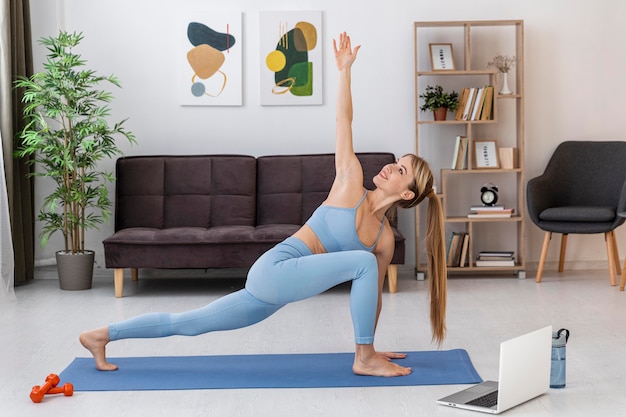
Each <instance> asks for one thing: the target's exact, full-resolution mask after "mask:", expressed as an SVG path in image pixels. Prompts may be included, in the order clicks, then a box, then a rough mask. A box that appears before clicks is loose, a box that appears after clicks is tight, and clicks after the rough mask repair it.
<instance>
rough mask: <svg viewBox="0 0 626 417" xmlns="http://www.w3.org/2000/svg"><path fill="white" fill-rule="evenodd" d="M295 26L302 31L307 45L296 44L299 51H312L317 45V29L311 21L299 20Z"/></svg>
mask: <svg viewBox="0 0 626 417" xmlns="http://www.w3.org/2000/svg"><path fill="white" fill-rule="evenodd" d="M294 28H296V29H299V30H300V32H302V35H303V37H304V41H305V42H306V45H300V44H296V49H297V50H298V51H312V50H313V49H315V46H316V45H317V29H315V26H313V25H312V24H311V23H309V22H298V23H296V25H295V26H294Z"/></svg>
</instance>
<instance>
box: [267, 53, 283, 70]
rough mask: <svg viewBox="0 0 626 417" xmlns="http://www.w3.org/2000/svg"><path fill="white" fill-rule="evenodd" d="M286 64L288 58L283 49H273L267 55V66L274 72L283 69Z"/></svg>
mask: <svg viewBox="0 0 626 417" xmlns="http://www.w3.org/2000/svg"><path fill="white" fill-rule="evenodd" d="M286 64H287V58H286V57H285V54H283V53H282V52H281V51H272V52H270V53H269V54H267V57H266V58H265V65H267V68H269V69H270V70H271V71H274V72H278V71H280V70H282V69H283V68H285V65H286Z"/></svg>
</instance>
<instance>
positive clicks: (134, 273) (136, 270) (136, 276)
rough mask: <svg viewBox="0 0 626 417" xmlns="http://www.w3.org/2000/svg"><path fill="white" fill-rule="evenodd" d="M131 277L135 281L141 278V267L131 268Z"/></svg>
mask: <svg viewBox="0 0 626 417" xmlns="http://www.w3.org/2000/svg"><path fill="white" fill-rule="evenodd" d="M130 277H131V279H132V280H133V281H138V280H139V268H130Z"/></svg>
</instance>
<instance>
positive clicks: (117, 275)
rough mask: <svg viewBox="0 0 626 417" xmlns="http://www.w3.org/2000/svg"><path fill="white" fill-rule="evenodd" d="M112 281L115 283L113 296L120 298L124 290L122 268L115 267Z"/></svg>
mask: <svg viewBox="0 0 626 417" xmlns="http://www.w3.org/2000/svg"><path fill="white" fill-rule="evenodd" d="M113 282H114V285H115V297H117V298H122V293H123V291H124V268H115V270H114V271H113Z"/></svg>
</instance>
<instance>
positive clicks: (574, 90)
mask: <svg viewBox="0 0 626 417" xmlns="http://www.w3.org/2000/svg"><path fill="white" fill-rule="evenodd" d="M356 4H358V7H353V6H352V5H356ZM214 7H215V8H219V10H229V11H233V10H234V11H241V12H242V23H243V25H242V26H243V40H242V41H243V48H244V52H243V84H244V85H243V106H240V107H182V106H179V105H178V103H177V96H176V85H175V82H174V77H175V75H176V70H177V67H176V65H175V62H176V60H175V59H174V58H173V54H175V53H176V51H177V43H176V36H177V33H174V29H175V28H176V16H177V13H178V11H180V10H186V11H210V10H211V9H212V8H214ZM625 9H626V5H625V4H623V3H622V2H619V1H616V0H615V1H610V0H599V1H595V2H589V1H586V0H550V1H538V0H506V1H503V0H474V1H460V0H459V1H456V0H455V1H452V0H448V1H446V0H440V1H437V2H433V1H430V0H429V1H426V0H416V1H412V2H407V1H406V0H389V1H386V2H384V6H383V5H382V3H381V2H378V1H377V2H373V1H370V0H365V1H363V2H360V3H355V2H353V1H341V0H340V1H337V0H315V1H312V0H311V1H302V0H292V1H290V2H285V1H278V0H276V1H270V0H230V1H229V2H214V4H212V2H207V1H206V0H202V1H200V0H185V1H180V2H173V1H164V0H156V1H155V0H132V1H125V0H107V1H95V0H57V1H52V0H31V10H32V18H33V38H34V39H38V38H40V37H41V36H50V35H53V34H55V33H56V31H57V30H58V29H65V30H68V31H82V32H83V33H84V35H85V40H84V41H83V44H82V45H81V47H80V49H81V53H82V54H83V57H84V58H85V59H87V60H88V62H89V65H90V66H91V67H93V68H95V69H97V70H98V72H99V73H101V74H102V75H104V74H108V73H114V74H115V75H117V76H118V77H119V78H120V80H121V82H122V84H123V89H122V90H116V91H114V94H115V97H116V100H115V102H114V103H113V115H114V117H115V118H116V119H120V118H125V117H129V122H128V126H129V128H130V129H132V130H133V131H134V132H135V134H136V135H137V138H138V141H139V145H137V146H135V147H132V148H130V147H126V146H125V147H124V149H125V152H126V153H127V154H128V155H133V154H156V153H243V154H251V155H264V154H276V153H305V152H332V150H333V140H334V97H335V94H334V93H335V86H336V75H335V70H334V62H333V57H332V38H333V37H335V36H336V35H337V34H338V33H339V32H340V31H343V30H346V31H348V32H349V33H350V34H351V35H352V38H353V41H354V42H355V43H359V44H362V45H363V48H362V49H361V52H360V53H359V60H358V62H357V64H356V65H355V68H354V72H353V93H354V100H355V123H354V132H355V147H356V149H357V150H358V151H377V150H389V151H392V152H394V153H396V154H398V155H400V154H402V153H404V152H408V151H412V150H413V149H414V145H413V140H414V98H413V78H412V70H413V51H412V33H413V32H412V23H413V21H426V20H491V19H523V20H524V21H525V31H526V36H525V42H526V51H525V53H526V66H525V71H526V72H525V73H526V133H527V135H526V148H527V154H526V167H527V174H526V177H527V179H528V178H532V177H534V176H536V175H538V174H540V173H541V172H542V170H543V167H544V166H545V164H546V161H547V158H548V156H549V154H550V153H551V152H552V150H553V149H554V148H555V146H556V145H557V144H558V143H559V142H561V141H563V140H566V139H606V140H620V139H626V127H625V124H624V120H625V117H624V115H623V112H622V110H623V109H624V108H626V94H625V93H626V91H625V90H626V82H625V81H624V77H623V75H622V72H623V68H624V67H625V66H626V48H624V47H623V39H625V38H626V25H624V24H623V16H625V15H626V10H625ZM269 10H321V11H323V33H322V35H321V36H322V43H321V46H322V48H323V57H324V64H323V65H324V68H323V70H324V71H323V77H324V104H323V105H321V106H304V107H302V106H293V107H263V106H261V105H260V104H259V91H258V90H259V82H258V80H259V70H260V69H259V68H260V60H261V57H260V56H259V55H260V53H259V49H258V29H259V24H258V13H259V12H260V11H269ZM44 55H45V51H44V50H43V48H41V47H40V46H36V47H35V62H37V63H39V64H38V65H39V66H38V69H40V68H41V62H42V59H43V56H44ZM303 124H308V126H309V127H308V128H307V129H304V130H303V129H302V128H301V127H300V126H302V125H303ZM107 166H108V167H109V168H110V167H112V166H113V162H112V161H111V162H109V163H107ZM44 187H45V184H39V185H38V189H42V188H44ZM581 192H584V190H581ZM41 194H43V193H42V192H41V190H39V192H38V195H41ZM400 220H401V223H402V228H403V231H404V233H405V234H406V235H407V236H408V237H409V241H408V252H407V255H408V264H407V269H410V268H412V267H413V266H414V255H413V252H414V250H413V245H412V243H411V239H412V238H413V235H414V233H413V229H414V225H413V214H412V213H410V212H406V213H403V214H402V216H401V219H400ZM112 227H113V225H112V222H111V223H109V224H107V225H105V226H104V227H103V228H102V229H101V230H100V231H98V232H93V233H91V234H90V236H89V240H90V244H91V247H92V248H94V249H96V251H98V252H99V255H98V257H97V262H99V263H100V265H101V264H102V245H101V241H102V239H103V238H105V237H106V236H108V235H109V234H111V232H112ZM625 230H626V229H625ZM625 235H626V232H625V231H624V230H622V229H619V230H618V243H619V244H620V247H621V248H622V249H623V250H626V236H625ZM527 237H528V240H527V258H528V260H529V263H530V266H531V268H532V267H533V266H534V265H535V264H536V261H537V259H538V257H539V250H540V247H541V241H542V233H541V232H540V231H539V230H538V229H537V228H536V227H535V226H534V225H532V224H531V222H528V226H527ZM557 246H558V245H553V247H552V248H551V251H550V254H549V258H550V259H549V260H550V261H551V262H553V261H554V260H555V259H556V256H557V252H558V247H557ZM55 250H56V248H55V244H54V240H53V241H52V243H51V244H50V245H49V246H48V247H47V248H45V249H41V248H38V250H37V253H36V258H37V260H38V261H39V262H40V263H45V262H47V261H48V260H49V259H52V258H53V254H54V251H55ZM568 259H570V260H572V261H573V262H575V263H574V264H570V265H571V266H579V267H585V266H589V265H596V264H597V265H601V266H604V265H605V259H606V254H605V251H604V241H603V239H602V237H601V236H580V237H572V238H571V239H570V241H569V247H568ZM548 266H549V267H550V265H548Z"/></svg>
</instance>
